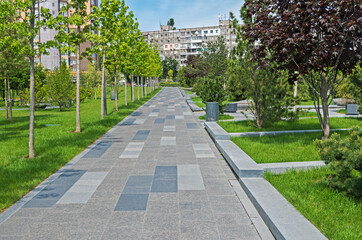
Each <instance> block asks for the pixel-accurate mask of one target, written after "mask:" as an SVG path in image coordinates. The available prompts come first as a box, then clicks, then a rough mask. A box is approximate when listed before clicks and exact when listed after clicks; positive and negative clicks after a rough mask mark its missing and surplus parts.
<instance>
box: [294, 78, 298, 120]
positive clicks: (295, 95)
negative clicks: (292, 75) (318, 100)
mask: <svg viewBox="0 0 362 240" xmlns="http://www.w3.org/2000/svg"><path fill="white" fill-rule="evenodd" d="M297 94H298V82H297V81H295V83H294V93H293V97H294V99H295V98H296V97H297ZM293 112H294V113H296V112H297V105H294V107H293Z"/></svg>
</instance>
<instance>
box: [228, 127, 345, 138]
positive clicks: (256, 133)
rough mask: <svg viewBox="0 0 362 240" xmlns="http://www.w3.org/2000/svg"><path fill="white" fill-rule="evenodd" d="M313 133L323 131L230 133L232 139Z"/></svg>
mask: <svg viewBox="0 0 362 240" xmlns="http://www.w3.org/2000/svg"><path fill="white" fill-rule="evenodd" d="M348 130H350V129H349V128H341V129H331V131H348ZM312 132H322V130H321V129H312V130H287V131H267V132H240V133H230V136H231V137H261V136H275V135H280V134H294V133H312Z"/></svg>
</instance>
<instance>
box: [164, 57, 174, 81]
mask: <svg viewBox="0 0 362 240" xmlns="http://www.w3.org/2000/svg"><path fill="white" fill-rule="evenodd" d="M177 65H178V62H177V61H176V60H175V59H172V58H166V59H165V60H163V61H162V68H163V75H162V77H163V78H164V79H166V78H167V76H168V71H170V70H172V71H173V77H174V78H175V77H176V76H177Z"/></svg>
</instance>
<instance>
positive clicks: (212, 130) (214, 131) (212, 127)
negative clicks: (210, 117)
mask: <svg viewBox="0 0 362 240" xmlns="http://www.w3.org/2000/svg"><path fill="white" fill-rule="evenodd" d="M204 126H205V128H206V130H207V131H208V133H209V134H210V136H211V138H212V140H213V141H216V140H230V134H229V133H228V132H226V131H225V130H224V129H223V128H222V127H220V125H219V124H217V122H204Z"/></svg>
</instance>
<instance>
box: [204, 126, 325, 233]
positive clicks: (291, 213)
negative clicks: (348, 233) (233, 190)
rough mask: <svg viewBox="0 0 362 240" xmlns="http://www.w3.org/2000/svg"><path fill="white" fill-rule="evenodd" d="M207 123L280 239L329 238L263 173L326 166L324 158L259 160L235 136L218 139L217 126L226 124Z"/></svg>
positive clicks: (259, 209) (269, 226) (255, 204)
mask: <svg viewBox="0 0 362 240" xmlns="http://www.w3.org/2000/svg"><path fill="white" fill-rule="evenodd" d="M204 125H205V128H206V130H207V131H208V132H209V134H210V136H211V137H212V139H213V141H214V142H215V144H216V146H217V148H218V149H219V151H220V152H221V153H222V155H223V156H224V158H225V159H226V161H227V162H228V163H229V165H230V166H231V168H232V169H233V171H234V172H235V173H236V175H237V176H238V178H239V182H240V185H241V186H242V188H243V189H244V191H245V192H246V194H247V195H248V197H249V199H250V200H251V202H252V203H253V205H254V206H255V208H256V209H257V211H258V212H259V214H260V216H261V217H262V219H263V221H264V222H265V224H266V225H267V226H268V228H269V229H270V231H271V232H272V233H273V235H274V237H275V238H276V239H278V240H279V239H283V240H284V239H290V240H304V239H316V240H317V239H327V238H326V237H325V236H324V235H323V234H322V233H321V232H320V231H319V230H318V229H317V228H316V227H315V226H314V225H313V224H312V223H311V222H309V221H308V219H306V218H305V217H304V216H303V215H302V214H301V213H300V212H298V210H296V209H295V208H294V206H293V205H291V204H290V203H289V202H288V201H287V200H286V199H285V198H284V197H283V196H282V195H281V194H280V193H279V192H278V190H276V189H275V188H274V187H273V186H272V185H271V184H270V183H269V182H268V181H267V180H265V179H264V178H263V177H262V176H263V173H264V170H269V171H286V170H287V169H290V168H295V169H301V168H310V167H318V166H323V164H324V163H323V162H321V161H320V162H313V163H310V162H307V163H300V162H294V163H293V162H292V163H276V164H257V163H255V161H254V160H253V159H252V158H250V157H249V156H248V155H247V154H246V153H245V152H244V151H242V150H241V149H240V148H239V147H238V146H237V145H236V144H234V143H233V142H232V141H231V140H218V139H217V138H218V137H219V136H220V135H218V133H217V131H216V130H215V129H217V130H220V129H222V128H221V127H220V126H219V125H218V124H217V123H216V122H205V123H204ZM219 128H220V129H219ZM222 130H223V131H224V133H222V134H221V136H222V137H225V138H226V137H227V136H226V135H229V139H230V134H229V133H227V132H226V131H225V130H224V129H222ZM225 133H226V134H225ZM219 134H220V133H219ZM312 165H313V166H312Z"/></svg>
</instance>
